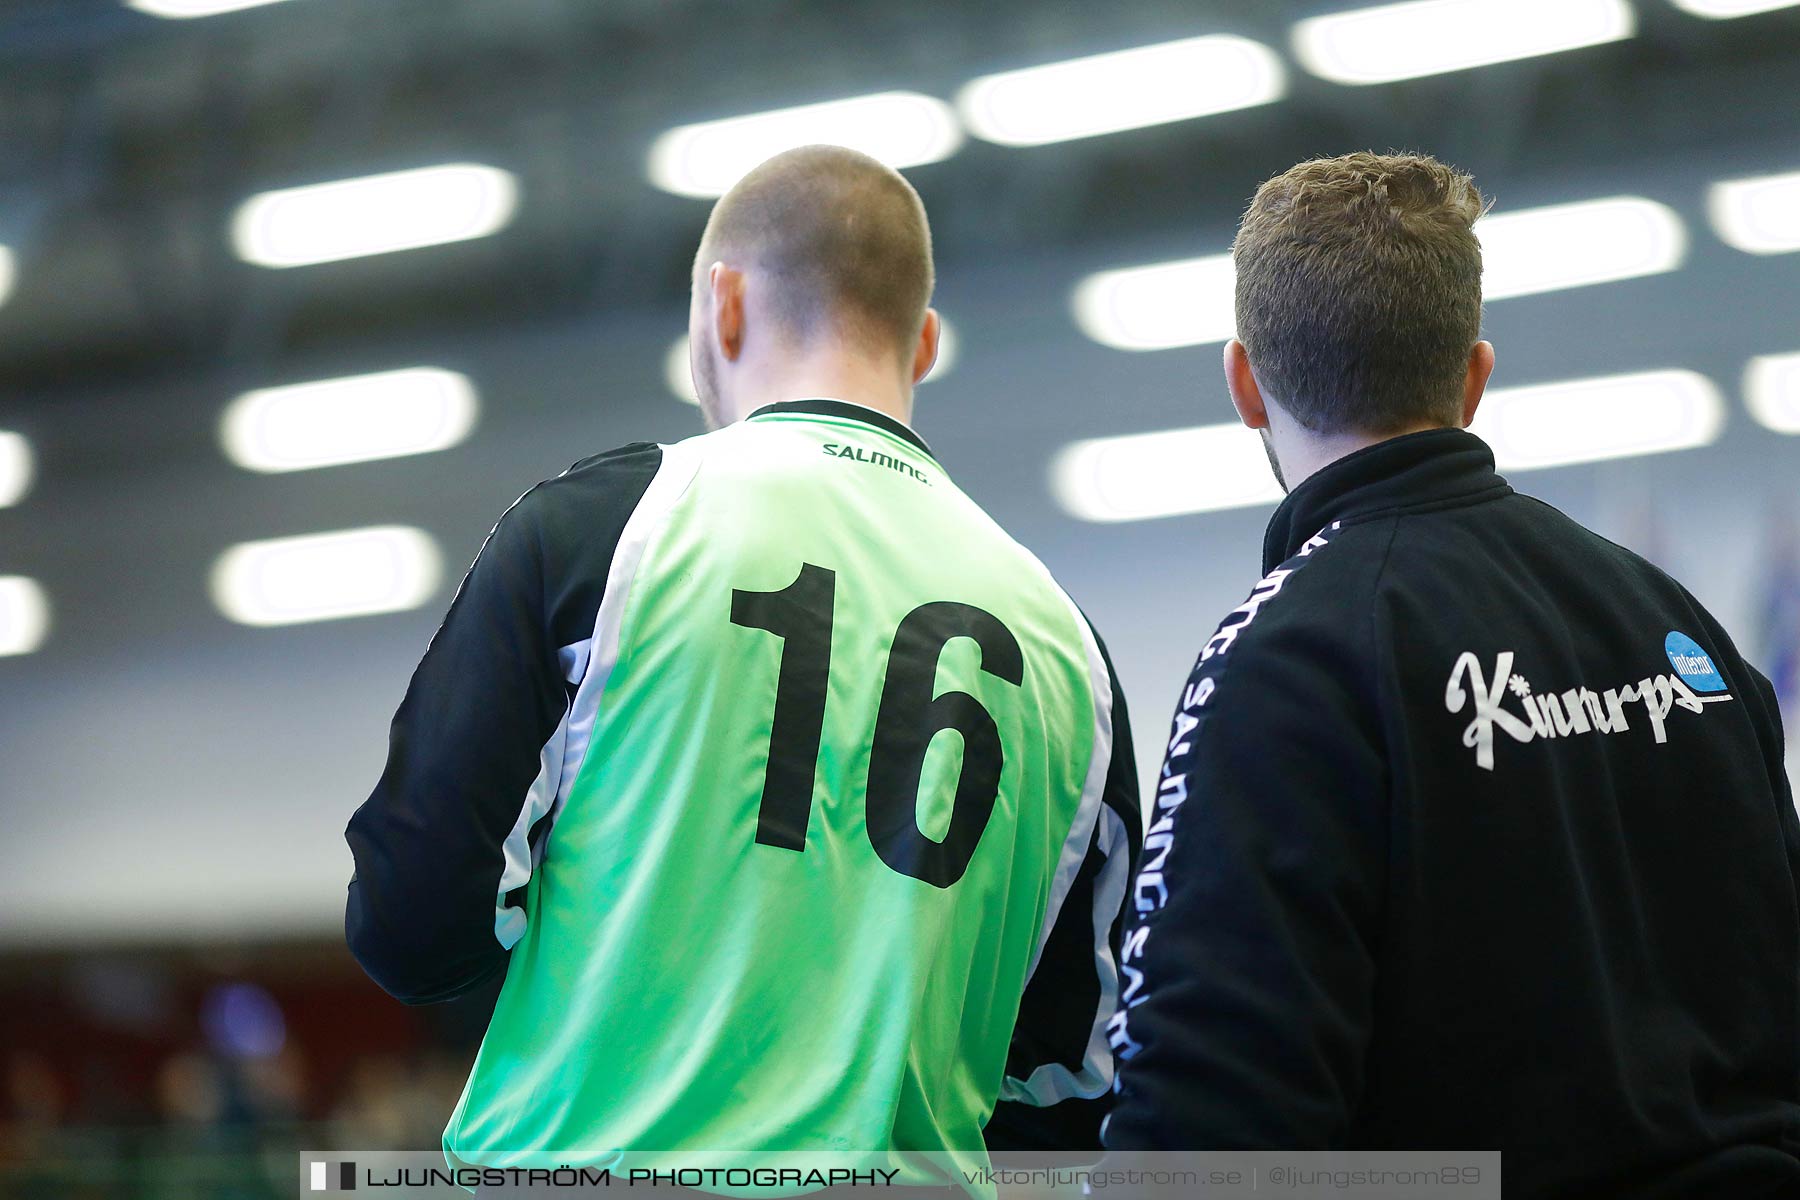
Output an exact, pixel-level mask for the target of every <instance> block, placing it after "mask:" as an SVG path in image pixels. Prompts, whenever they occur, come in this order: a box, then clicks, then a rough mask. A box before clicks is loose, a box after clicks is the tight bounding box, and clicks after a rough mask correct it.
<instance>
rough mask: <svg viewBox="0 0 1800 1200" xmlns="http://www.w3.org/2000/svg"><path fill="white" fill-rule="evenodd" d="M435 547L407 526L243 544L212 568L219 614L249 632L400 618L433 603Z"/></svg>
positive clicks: (435, 575) (436, 566) (420, 532)
mask: <svg viewBox="0 0 1800 1200" xmlns="http://www.w3.org/2000/svg"><path fill="white" fill-rule="evenodd" d="M439 571H440V568H439V555H438V549H437V544H436V543H435V542H433V541H432V540H431V537H430V536H429V535H428V534H426V533H425V532H423V531H422V530H418V529H413V528H410V527H408V526H404V525H383V526H375V527H371V528H367V529H346V530H342V531H339V532H335V533H313V534H306V535H304V536H302V537H285V538H271V539H269V540H267V541H259V542H241V543H239V544H238V545H236V546H233V547H231V549H229V550H227V551H225V553H224V554H222V555H220V556H219V560H218V562H216V563H214V564H213V571H212V595H213V602H214V603H215V604H217V605H218V606H219V610H220V611H221V612H223V613H224V614H225V615H226V616H227V617H230V618H231V619H232V620H233V621H237V622H238V623H239V624H243V625H293V624H297V623H299V622H302V621H329V620H333V619H335V618H338V617H357V616H363V615H365V614H369V613H386V612H401V611H404V610H406V609H411V608H417V607H419V605H421V604H423V603H425V601H427V600H428V599H430V598H431V594H432V592H434V591H435V590H436V589H437V584H438V576H439Z"/></svg>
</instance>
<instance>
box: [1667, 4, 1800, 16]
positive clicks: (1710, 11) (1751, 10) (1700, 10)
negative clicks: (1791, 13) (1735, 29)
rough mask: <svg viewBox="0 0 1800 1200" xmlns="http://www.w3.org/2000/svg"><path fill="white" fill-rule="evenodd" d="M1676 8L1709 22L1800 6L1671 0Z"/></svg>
mask: <svg viewBox="0 0 1800 1200" xmlns="http://www.w3.org/2000/svg"><path fill="white" fill-rule="evenodd" d="M1671 2H1672V3H1673V4H1674V5H1675V7H1676V8H1679V9H1681V10H1682V11H1684V12H1690V13H1693V14H1694V15H1695V16H1696V17H1705V18H1707V19H1708V20H1711V21H1723V20H1725V19H1727V18H1729V17H1748V16H1751V15H1753V14H1755V13H1766V12H1774V11H1775V10H1776V9H1778V8H1792V7H1793V6H1794V5H1795V4H1800V0H1671Z"/></svg>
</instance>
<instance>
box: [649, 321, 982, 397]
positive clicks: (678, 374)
mask: <svg viewBox="0 0 1800 1200" xmlns="http://www.w3.org/2000/svg"><path fill="white" fill-rule="evenodd" d="M956 351H957V340H956V330H955V328H954V327H953V326H952V325H951V324H950V322H948V321H946V320H945V319H944V317H943V314H941V313H940V314H939V315H938V356H937V361H936V362H935V363H933V364H931V370H930V371H928V372H927V373H926V375H925V378H924V379H921V380H920V381H919V382H920V384H927V383H932V382H935V381H936V380H939V379H942V378H943V377H944V376H946V375H948V374H949V373H950V372H951V371H952V370H954V369H955V367H956ZM663 384H664V385H665V386H666V387H667V388H668V389H669V394H670V395H671V396H674V397H675V398H676V399H677V400H679V401H681V402H682V403H683V404H699V403H700V393H698V392H697V391H695V390H694V372H693V367H692V364H691V363H689V361H688V339H687V334H685V333H684V334H682V335H681V336H680V337H678V338H676V339H675V340H674V341H673V342H670V343H669V349H668V350H667V352H665V353H664V355H663Z"/></svg>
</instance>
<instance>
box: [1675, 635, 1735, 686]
mask: <svg viewBox="0 0 1800 1200" xmlns="http://www.w3.org/2000/svg"><path fill="white" fill-rule="evenodd" d="M1663 650H1664V652H1666V653H1667V654H1668V656H1669V665H1670V666H1671V667H1674V668H1675V673H1676V674H1677V675H1679V676H1681V681H1682V682H1683V683H1685V684H1687V685H1688V686H1689V687H1691V688H1693V689H1694V690H1695V691H1696V692H1722V691H1724V690H1725V677H1724V676H1723V675H1721V674H1719V668H1718V667H1716V666H1714V665H1713V660H1712V655H1710V654H1708V653H1707V652H1706V651H1705V650H1703V649H1701V648H1700V643H1699V642H1696V641H1695V640H1694V639H1693V638H1691V637H1689V636H1688V635H1687V634H1685V633H1675V632H1673V631H1671V632H1670V634H1669V636H1668V637H1666V638H1664V639H1663Z"/></svg>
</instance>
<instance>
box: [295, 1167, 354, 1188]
mask: <svg viewBox="0 0 1800 1200" xmlns="http://www.w3.org/2000/svg"><path fill="white" fill-rule="evenodd" d="M306 1165H307V1168H308V1171H309V1173H310V1175H311V1179H310V1180H308V1182H309V1183H310V1184H311V1187H310V1188H309V1189H308V1190H310V1191H314V1192H354V1191H355V1190H356V1164H355V1163H353V1162H335V1163H326V1162H315V1163H308V1164H306Z"/></svg>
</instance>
